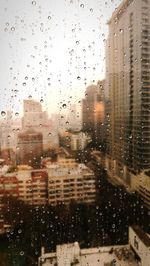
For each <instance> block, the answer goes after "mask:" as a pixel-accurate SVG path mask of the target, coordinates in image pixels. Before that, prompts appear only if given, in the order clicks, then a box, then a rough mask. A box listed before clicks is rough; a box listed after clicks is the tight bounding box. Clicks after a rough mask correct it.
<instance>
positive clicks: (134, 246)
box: [38, 226, 150, 266]
mask: <svg viewBox="0 0 150 266" xmlns="http://www.w3.org/2000/svg"><path fill="white" fill-rule="evenodd" d="M56 265H57V266H70V265H72V266H73V265H78V266H85V265H88V266H99V265H101V266H114V265H115V266H150V237H149V236H148V235H147V234H146V233H144V232H143V231H142V230H141V229H140V228H139V227H138V226H134V227H129V243H128V245H122V246H110V247H97V248H88V249H80V247H79V244H78V242H75V243H71V244H63V245H58V246H57V247H56V252H53V253H45V251H44V248H42V249H41V256H40V257H39V259H38V266H56Z"/></svg>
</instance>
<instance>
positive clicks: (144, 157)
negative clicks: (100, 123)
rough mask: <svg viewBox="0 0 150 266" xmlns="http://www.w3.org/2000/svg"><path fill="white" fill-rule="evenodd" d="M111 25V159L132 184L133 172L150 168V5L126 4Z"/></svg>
mask: <svg viewBox="0 0 150 266" xmlns="http://www.w3.org/2000/svg"><path fill="white" fill-rule="evenodd" d="M137 18H138V19H137ZM108 25H109V36H108V40H107V50H106V87H107V89H108V91H109V97H110V108H111V118H110V121H111V141H110V143H111V158H112V159H113V160H112V161H113V167H114V170H115V173H116V175H118V176H120V177H121V178H123V179H124V180H125V181H126V182H128V183H129V182H130V173H131V172H136V173H137V172H139V171H141V170H142V169H146V168H150V119H149V109H150V93H149V91H150V1H149V0H134V1H133V0H124V1H123V2H122V4H121V5H120V6H119V7H118V8H117V9H116V11H115V12H114V13H113V15H112V17H111V19H110V20H109V22H108Z"/></svg>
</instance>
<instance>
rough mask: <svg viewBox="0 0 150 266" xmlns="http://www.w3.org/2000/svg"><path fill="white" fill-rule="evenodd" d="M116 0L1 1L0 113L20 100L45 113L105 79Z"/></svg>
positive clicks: (73, 100) (17, 106)
mask: <svg viewBox="0 0 150 266" xmlns="http://www.w3.org/2000/svg"><path fill="white" fill-rule="evenodd" d="M120 2H121V0H117V1H111V0H109V1H107V2H104V1H102V0H95V1H92V0H87V1H77V0H75V1H74V0H61V1H60V0H51V1H49V0H37V1H30V0H13V1H12V0H1V2H0V25H1V27H0V46H1V60H0V71H1V78H0V86H1V101H0V106H1V111H2V110H4V111H6V110H13V111H14V112H18V113H19V115H22V102H23V99H28V98H31V99H35V100H38V101H40V100H41V102H42V105H43V109H46V110H47V111H48V112H49V114H50V113H54V112H61V109H62V104H63V103H65V104H66V105H67V107H68V108H69V106H70V104H71V103H76V104H78V102H79V101H80V100H81V98H83V97H84V93H85V88H86V87H87V86H88V85H90V84H91V83H97V81H98V80H100V79H103V78H104V77H105V40H106V38H107V30H108V26H107V25H106V22H107V21H108V19H109V18H110V17H111V14H112V12H113V11H114V9H115V8H116V7H117V6H118V5H119V4H120Z"/></svg>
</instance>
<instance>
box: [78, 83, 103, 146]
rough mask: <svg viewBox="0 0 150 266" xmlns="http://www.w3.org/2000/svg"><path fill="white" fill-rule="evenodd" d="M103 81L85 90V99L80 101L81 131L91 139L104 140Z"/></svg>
mask: <svg viewBox="0 0 150 266" xmlns="http://www.w3.org/2000/svg"><path fill="white" fill-rule="evenodd" d="M103 87H104V81H99V82H98V83H97V85H94V84H92V85H90V86H88V87H87V88H86V94H85V98H84V99H83V100H82V129H83V131H86V132H88V133H89V134H90V135H91V137H92V138H93V139H96V140H100V141H102V140H103V139H104V99H103Z"/></svg>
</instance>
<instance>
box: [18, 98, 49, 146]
mask: <svg viewBox="0 0 150 266" xmlns="http://www.w3.org/2000/svg"><path fill="white" fill-rule="evenodd" d="M22 129H23V131H28V130H34V131H35V132H40V133H42V135H43V148H44V149H47V148H49V147H50V142H51V136H50V132H51V121H50V120H49V119H48V115H47V112H46V111H43V110H42V105H41V103H39V102H38V101H35V100H24V101H23V118H22Z"/></svg>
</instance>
